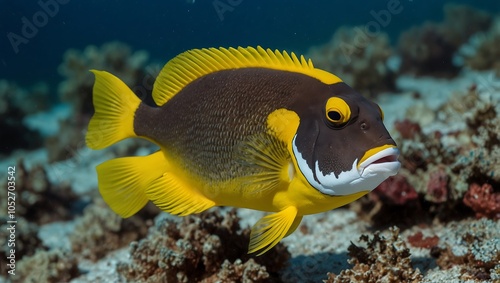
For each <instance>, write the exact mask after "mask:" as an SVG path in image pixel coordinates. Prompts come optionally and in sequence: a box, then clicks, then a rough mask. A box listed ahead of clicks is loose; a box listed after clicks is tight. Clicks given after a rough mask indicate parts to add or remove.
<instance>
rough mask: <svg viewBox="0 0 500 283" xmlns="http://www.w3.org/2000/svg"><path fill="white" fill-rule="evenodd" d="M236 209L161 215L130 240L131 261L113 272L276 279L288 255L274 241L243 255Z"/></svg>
mask: <svg viewBox="0 0 500 283" xmlns="http://www.w3.org/2000/svg"><path fill="white" fill-rule="evenodd" d="M239 220H240V219H239V218H238V217H237V216H236V210H235V209H233V210H230V211H228V212H227V213H224V212H221V211H220V209H212V210H210V211H208V212H204V213H201V214H199V215H191V216H187V217H184V218H182V219H181V220H180V221H174V220H172V219H166V218H164V219H161V220H160V221H159V222H158V223H157V225H156V227H155V229H152V230H150V233H149V235H148V237H147V238H146V239H143V240H141V241H139V242H134V243H133V244H132V245H131V252H130V254H131V257H132V262H131V263H119V264H118V266H117V270H118V273H120V274H121V275H122V276H124V277H125V278H126V280H129V281H141V282H206V283H210V282H278V281H279V279H278V278H279V276H278V271H279V270H280V269H281V268H282V267H284V266H285V265H286V264H287V262H288V259H289V257H290V253H289V252H288V251H287V249H286V248H285V246H283V245H282V244H278V245H277V246H276V247H275V248H273V249H271V250H270V251H269V252H267V253H266V254H264V255H262V256H259V257H253V256H250V255H248V254H247V245H248V242H249V235H250V230H249V229H248V228H247V229H243V230H241V229H240V226H239Z"/></svg>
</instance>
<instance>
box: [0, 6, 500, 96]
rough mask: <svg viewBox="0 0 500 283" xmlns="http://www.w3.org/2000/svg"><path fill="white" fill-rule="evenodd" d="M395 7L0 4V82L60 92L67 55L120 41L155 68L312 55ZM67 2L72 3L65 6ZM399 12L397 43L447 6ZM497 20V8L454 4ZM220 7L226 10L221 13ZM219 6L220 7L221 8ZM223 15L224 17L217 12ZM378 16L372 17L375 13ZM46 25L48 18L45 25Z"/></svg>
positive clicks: (394, 27) (392, 30) (393, 32)
mask: <svg viewBox="0 0 500 283" xmlns="http://www.w3.org/2000/svg"><path fill="white" fill-rule="evenodd" d="M54 1H60V3H61V4H59V3H58V9H59V11H57V13H55V14H54V15H53V16H48V17H47V21H46V24H45V25H43V26H41V27H39V28H38V30H37V32H36V33H35V35H34V36H32V37H31V38H29V39H28V43H26V44H20V45H19V46H18V52H17V53H16V52H14V48H13V46H12V44H11V43H10V41H9V39H8V34H9V33H14V34H17V35H20V36H22V27H23V22H22V20H23V17H24V18H25V19H28V20H29V21H30V22H32V23H33V20H34V19H33V16H34V15H36V13H37V12H40V11H43V9H42V8H41V6H40V2H41V3H49V2H53V3H54ZM390 1H395V0H389V1H387V0H384V1H331V0H330V1H326V0H312V1H269V0H196V2H195V3H189V1H186V0H164V1H138V0H137V1H131V0H129V1H118V0H114V1H111V0H86V1H77V0H41V1H34V0H33V1H23V0H17V1H14V0H10V1H8V0H0V79H1V78H4V79H8V80H11V81H16V82H18V83H19V84H21V85H23V84H25V85H30V84H33V83H35V82H38V81H45V82H48V83H50V84H51V86H53V87H54V86H55V85H56V84H57V82H59V81H60V80H61V79H62V77H61V76H60V75H59V74H58V72H57V66H58V65H59V64H60V63H61V62H62V55H63V53H64V51H66V50H67V49H69V48H77V49H83V48H85V47H86V46H88V45H91V44H94V45H101V44H102V43H105V42H109V41H114V40H119V41H122V42H125V43H127V44H129V45H130V46H132V48H134V49H144V50H147V51H148V52H149V53H150V55H151V59H152V60H153V61H158V62H162V63H165V62H167V61H168V60H169V59H171V58H172V57H173V56H175V55H176V54H178V53H180V52H182V51H185V50H187V49H191V48H199V47H211V46H216V47H218V46H239V45H241V46H248V45H252V46H255V45H262V46H264V47H271V48H273V49H274V48H278V49H287V50H291V51H297V52H301V53H304V52H307V50H308V48H309V47H310V46H312V45H317V44H322V43H324V42H327V41H328V40H329V39H330V38H331V36H332V34H333V33H334V31H335V30H336V29H337V28H338V27H340V26H342V25H366V24H367V23H369V22H370V21H373V20H374V18H373V15H372V14H373V12H378V11H380V10H384V9H387V5H388V3H389V2H390ZM63 2H67V3H65V4H62V3H63ZM399 2H400V5H401V7H402V11H401V12H400V13H398V14H393V15H392V16H391V20H390V22H389V24H388V25H387V26H385V27H381V30H382V31H384V32H387V33H389V35H390V37H391V40H392V41H393V42H396V41H397V38H398V36H399V34H400V33H401V32H402V31H404V30H405V29H408V28H409V27H410V26H412V25H418V24H420V23H422V22H424V21H426V20H432V21H439V20H441V19H442V15H443V12H442V11H443V5H444V3H447V2H446V1H422V0H420V1H418V0H412V1H410V0H401V1H399ZM453 2H455V3H466V4H469V5H471V6H474V7H477V8H480V9H484V10H487V11H490V12H492V13H498V12H499V11H500V1H497V0H480V1H473V0H469V1H465V0H464V1H453ZM221 3H223V4H226V5H229V6H226V7H230V9H229V10H226V11H225V12H223V13H221V12H220V11H221V9H222V8H221ZM223 4H222V5H223ZM215 6H218V7H219V13H218V12H217V8H216V7H215ZM372 11H373V12H372ZM40 19H42V20H43V18H40Z"/></svg>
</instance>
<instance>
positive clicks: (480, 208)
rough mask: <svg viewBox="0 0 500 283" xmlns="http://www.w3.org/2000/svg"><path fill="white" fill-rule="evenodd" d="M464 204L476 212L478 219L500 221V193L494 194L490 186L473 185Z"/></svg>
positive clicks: (466, 194)
mask: <svg viewBox="0 0 500 283" xmlns="http://www.w3.org/2000/svg"><path fill="white" fill-rule="evenodd" d="M463 202H464V204H465V205H467V206H468V207H470V208H472V210H474V212H475V213H476V217H477V218H481V217H487V218H491V219H500V192H493V187H492V186H491V185H490V184H483V185H482V186H480V185H478V184H476V183H474V184H471V185H470V186H469V190H468V191H467V193H465V196H464V199H463Z"/></svg>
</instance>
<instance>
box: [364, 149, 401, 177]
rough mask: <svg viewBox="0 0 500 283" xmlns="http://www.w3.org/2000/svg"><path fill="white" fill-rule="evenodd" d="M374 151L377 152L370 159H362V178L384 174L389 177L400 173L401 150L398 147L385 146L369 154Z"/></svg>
mask: <svg viewBox="0 0 500 283" xmlns="http://www.w3.org/2000/svg"><path fill="white" fill-rule="evenodd" d="M378 149H380V150H378ZM373 151H375V153H373V154H371V155H370V156H368V157H363V158H362V159H361V160H362V162H361V163H359V164H358V172H359V175H360V176H363V177H365V176H368V175H373V174H380V173H382V174H384V175H386V176H387V177H389V176H393V175H396V174H397V173H398V171H399V168H401V163H400V162H399V161H398V157H399V150H398V148H397V147H395V146H393V145H384V146H381V147H378V148H374V149H372V150H369V151H368V152H367V154H369V153H371V152H373Z"/></svg>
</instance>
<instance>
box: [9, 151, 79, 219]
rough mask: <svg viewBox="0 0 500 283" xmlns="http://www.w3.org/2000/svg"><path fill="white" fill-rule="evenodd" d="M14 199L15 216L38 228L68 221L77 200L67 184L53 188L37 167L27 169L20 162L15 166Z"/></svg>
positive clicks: (41, 169)
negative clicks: (15, 190)
mask: <svg viewBox="0 0 500 283" xmlns="http://www.w3.org/2000/svg"><path fill="white" fill-rule="evenodd" d="M16 188H17V190H18V191H20V192H22V194H18V195H17V199H16V216H18V217H19V216H22V217H24V218H26V220H28V221H31V222H35V223H37V224H39V225H41V224H45V223H49V222H53V221H58V220H68V219H70V218H71V217H72V215H71V209H72V208H71V205H72V204H73V203H74V201H76V200H77V199H78V197H77V196H76V195H75V193H74V192H73V191H72V190H71V187H70V186H69V185H68V184H65V185H60V186H59V185H57V186H56V185H53V184H51V182H50V181H49V179H48V176H47V172H46V170H45V168H44V167H42V166H41V165H34V166H33V167H32V168H30V169H28V168H27V167H26V166H25V165H24V162H23V161H22V160H19V161H18V163H17V165H16ZM6 204H7V202H0V209H1V210H2V211H7V209H6V207H5V205H6Z"/></svg>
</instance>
